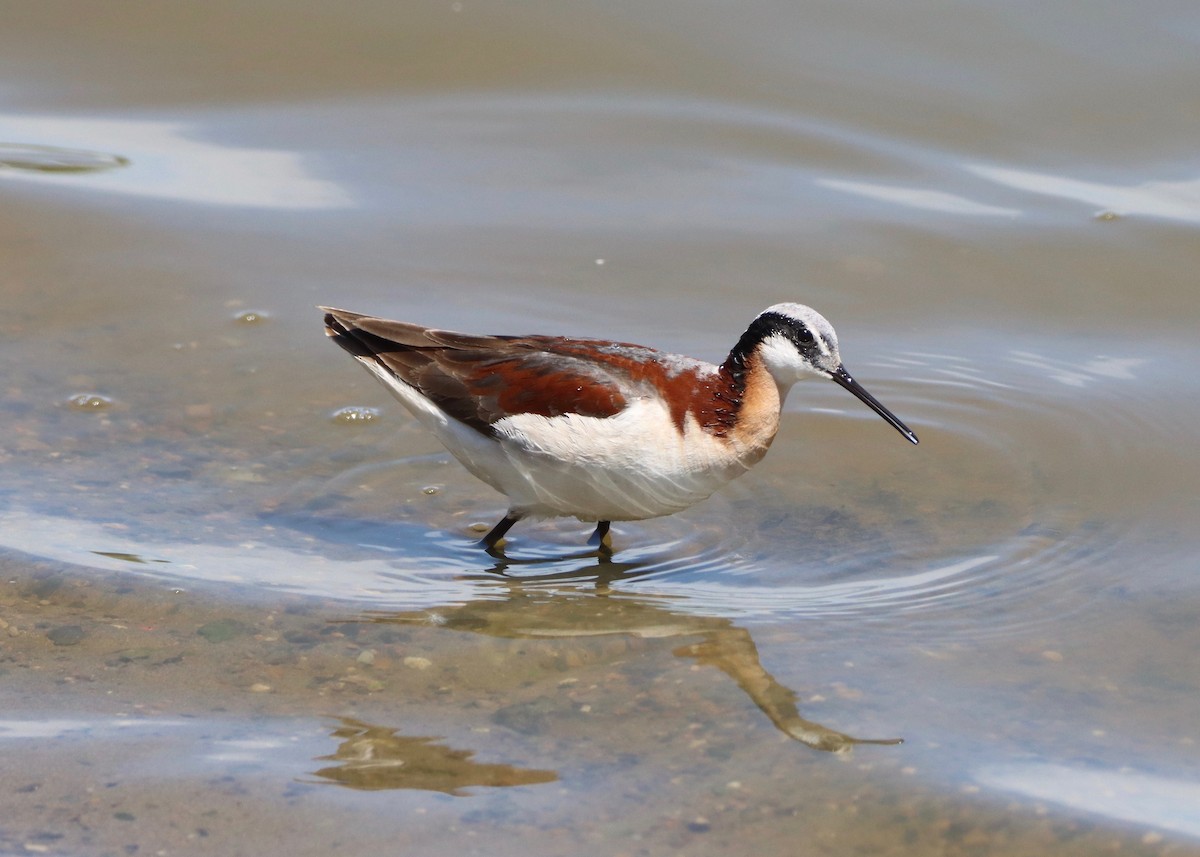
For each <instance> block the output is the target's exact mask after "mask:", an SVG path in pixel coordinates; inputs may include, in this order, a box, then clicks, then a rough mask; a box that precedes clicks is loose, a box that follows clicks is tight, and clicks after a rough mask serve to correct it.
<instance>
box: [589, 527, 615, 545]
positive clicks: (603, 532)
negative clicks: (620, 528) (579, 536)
mask: <svg viewBox="0 0 1200 857" xmlns="http://www.w3.org/2000/svg"><path fill="white" fill-rule="evenodd" d="M611 526H612V521H600V522H598V523H597V524H596V531H595V532H594V533H592V537H591V538H590V539H588V544H589V545H591V546H592V547H597V546H599V547H611V545H612V540H611V539H609V537H608V528H609V527H611Z"/></svg>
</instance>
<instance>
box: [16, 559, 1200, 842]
mask: <svg viewBox="0 0 1200 857" xmlns="http://www.w3.org/2000/svg"><path fill="white" fill-rule="evenodd" d="M4 572H5V578H6V582H5V584H4V586H3V589H2V590H0V617H2V618H3V622H4V624H3V627H2V628H0V634H3V636H0V658H2V660H0V675H2V678H3V681H4V684H5V688H6V698H7V700H8V706H9V707H8V710H7V711H6V714H5V717H4V719H3V720H0V746H2V747H3V749H4V754H5V764H4V770H3V774H2V775H0V816H2V817H3V819H4V820H3V821H2V822H0V843H2V844H3V847H4V850H5V851H7V852H10V853H64V854H66V853H78V854H107V853H113V854H117V853H126V854H134V853H137V854H147V853H149V854H171V853H188V852H189V851H191V850H193V849H197V850H198V849H203V850H205V851H207V852H208V853H222V854H250V853H254V854H300V855H307V854H328V853H346V852H349V851H354V852H356V853H357V852H360V851H363V850H367V849H372V850H386V851H388V852H390V853H406V854H424V853H427V854H435V853H438V854H445V853H486V854H525V855H541V854H564V853H571V854H592V853H595V854H630V855H636V854H662V853H667V852H669V851H670V852H673V851H676V850H679V849H685V850H686V852H687V853H695V854H708V853H712V854H725V853H734V852H735V851H737V852H743V853H750V852H753V853H760V854H789V853H803V854H849V853H872V854H914V855H916V854H930V853H939V854H984V853H986V854H1048V853H1053V854H1081V855H1082V854H1088V855H1093V854H1102V853H1124V854H1141V853H1147V854H1159V853H1196V852H1195V849H1194V848H1192V847H1191V846H1189V845H1187V844H1186V840H1183V841H1177V840H1175V839H1174V838H1173V837H1172V836H1170V835H1167V836H1164V834H1163V833H1161V832H1156V831H1153V830H1145V829H1138V828H1136V827H1133V828H1128V829H1121V828H1120V827H1118V826H1115V825H1114V824H1113V823H1111V822H1103V821H1100V820H1097V819H1094V818H1092V817H1089V816H1087V815H1079V814H1075V813H1070V812H1064V811H1062V810H1061V809H1057V808H1055V807H1054V806H1053V805H1048V804H1046V803H1043V802H1039V801H1037V800H1031V799H1027V798H1023V799H1013V800H1011V801H1010V800H1004V799H999V800H998V799H997V798H996V797H995V795H994V794H993V795H992V796H991V797H985V796H984V794H983V793H982V792H981V790H980V788H979V787H978V786H975V785H970V784H965V785H963V786H962V787H960V788H959V789H957V790H954V789H947V788H945V785H944V784H941V785H939V784H937V783H931V782H927V781H926V778H925V777H923V776H922V774H921V772H920V771H919V770H917V769H915V768H914V767H913V764H912V763H913V761H914V759H915V758H922V757H926V758H927V757H928V756H929V755H930V754H931V753H934V754H935V753H936V749H934V748H930V747H928V746H926V747H922V748H914V747H911V746H908V745H905V746H899V747H859V748H856V749H854V750H853V751H852V752H850V753H844V754H829V753H822V752H819V751H816V750H813V749H810V748H808V747H804V746H803V745H801V744H798V743H796V742H793V741H790V740H789V739H787V738H785V737H784V736H782V735H779V736H778V737H777V739H775V740H771V738H770V730H771V727H770V725H769V724H767V723H765V718H762V717H761V715H760V713H759V712H757V711H756V710H755V709H754V708H753V707H751V706H748V705H746V704H744V700H740V699H739V694H738V691H737V689H736V688H734V687H733V685H732V683H731V682H729V681H728V680H727V679H726V678H725V677H724V676H723V675H721V673H720V672H719V671H717V670H706V669H702V668H701V667H700V666H698V665H697V664H695V663H691V662H689V661H688V660H687V659H681V658H679V657H676V656H675V655H673V654H672V650H673V649H678V648H679V644H680V641H678V640H666V641H659V640H653V639H645V638H634V637H631V636H621V635H613V636H601V637H581V638H579V639H529V638H520V637H512V638H502V637H490V636H481V635H479V634H478V633H474V632H472V631H470V630H453V629H447V628H445V627H441V626H438V625H437V624H434V623H431V622H430V623H425V624H413V623H409V622H396V621H391V620H387V621H361V620H363V619H364V618H365V617H362V616H355V615H353V614H352V613H347V612H346V609H345V607H344V606H343V605H338V604H336V603H332V602H320V601H316V600H313V599H311V598H307V599H306V598H301V597H298V596H297V597H285V598H283V599H281V600H280V603H277V604H273V605H271V606H269V607H268V606H262V605H261V604H259V605H255V604H245V603H242V604H238V603H230V602H228V601H225V600H221V599H219V598H217V597H214V593H211V592H210V593H202V592H194V591H193V592H184V591H180V590H179V589H177V588H172V587H171V586H169V585H167V584H163V583H159V582H155V581H146V580H144V579H141V578H137V577H133V576H127V575H116V574H114V575H110V576H105V577H97V576H95V575H86V576H85V575H81V574H78V573H75V572H72V571H71V570H70V569H66V568H60V567H55V566H51V565H48V564H31V563H25V562H13V561H9V562H7V563H6V565H5V567H4ZM371 618H374V619H379V618H381V617H380V616H375V617H371ZM385 618H386V617H385ZM392 618H394V617H392ZM663 643H665V645H664V644H663ZM500 664H503V665H504V668H503V669H500V668H498V665H500ZM841 692H842V693H843V694H844V695H845V696H846V697H847V698H849V699H861V696H862V694H861V692H860V693H858V695H857V696H856V692H855V690H854V688H853V686H852V685H850V684H842V685H841ZM813 697H814V698H812V699H808V700H807V702H808V703H809V706H810V708H813V709H816V710H820V709H821V705H820V703H821V699H820V697H819V695H816V694H814V695H813ZM805 701H806V700H805V698H804V695H803V694H801V703H802V707H803V704H804V702H805ZM1130 797H1131V799H1134V798H1136V796H1130Z"/></svg>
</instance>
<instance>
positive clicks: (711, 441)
mask: <svg viewBox="0 0 1200 857" xmlns="http://www.w3.org/2000/svg"><path fill="white" fill-rule="evenodd" d="M364 365H366V366H367V368H368V369H371V370H372V371H373V372H374V373H375V374H376V375H378V376H379V377H380V380H382V381H384V383H385V384H387V386H388V388H389V389H390V390H391V391H392V393H393V394H394V395H395V396H396V398H397V399H399V400H400V401H401V402H402V403H403V404H404V405H405V406H407V408H408V410H409V411H411V412H412V413H413V415H414V416H416V417H417V418H418V419H419V420H420V421H421V423H422V424H423V425H424V426H425V427H426V428H428V429H429V430H430V431H432V432H433V433H434V434H435V435H437V437H438V439H439V440H440V441H441V442H442V443H443V444H445V446H446V448H447V449H448V450H449V451H450V452H451V453H452V454H453V455H454V457H455V458H457V459H458V460H459V461H460V462H462V464H463V466H465V467H466V468H467V469H468V470H469V471H471V473H473V474H474V475H475V476H477V477H478V478H479V479H481V480H483V481H484V482H486V483H487V484H489V485H491V486H492V487H493V488H495V489H496V490H497V491H500V492H501V493H503V494H506V495H507V496H508V498H509V508H510V510H511V511H513V512H516V513H518V514H521V515H525V516H533V517H553V516H558V515H570V516H574V517H577V518H580V519H582V520H585V521H636V520H641V519H643V518H655V517H658V516H660V515H670V514H672V513H673V512H679V511H682V510H683V509H686V508H688V507H689V506H692V505H694V504H696V503H698V502H700V501H701V500H704V499H705V498H707V497H708V496H709V495H711V494H712V493H713V492H714V491H716V490H717V489H718V488H720V487H721V486H722V485H724V484H726V483H727V482H729V481H730V480H731V479H734V478H735V477H737V476H740V475H741V474H743V473H745V472H746V471H747V470H748V469H749V468H750V465H751V464H753V463H754V462H755V461H757V460H758V459H759V458H760V457H761V456H762V452H763V451H764V449H763V448H761V447H760V448H755V449H754V450H752V451H751V450H738V449H737V444H736V443H730V442H727V441H723V440H719V439H717V438H715V437H713V436H712V435H710V434H708V433H707V432H705V431H704V430H703V429H701V428H700V427H699V426H698V425H697V424H696V423H695V421H694V420H692V419H691V417H689V418H688V423H687V424H686V426H685V429H684V433H683V434H682V435H681V434H680V433H679V431H678V429H676V427H675V424H674V422H673V421H672V419H671V416H670V413H669V411H668V410H667V408H666V407H665V406H664V405H663V403H662V402H659V401H655V400H651V399H640V400H637V401H634V402H633V403H632V404H630V405H629V407H627V408H626V409H625V410H624V411H622V412H621V413H619V414H617V415H616V416H612V417H606V418H600V417H585V416H580V415H578V414H564V415H562V416H557V417H543V416H538V415H536V414H520V415H517V416H512V417H506V418H504V419H502V420H499V421H498V422H496V423H495V425H494V429H495V431H496V433H497V438H491V437H487V436H485V435H483V434H481V433H479V432H478V431H475V430H474V429H472V428H469V427H468V426H465V425H463V424H462V423H460V422H458V421H457V420H454V419H451V418H449V417H448V416H446V414H445V413H443V412H442V411H441V410H440V409H439V408H437V407H436V406H435V405H434V404H433V403H432V402H430V401H429V400H428V399H426V398H425V397H424V396H422V395H421V394H420V393H418V392H417V391H416V390H414V389H413V388H412V387H409V386H408V385H407V384H404V383H402V382H397V381H396V379H395V378H393V377H390V376H389V375H387V374H386V373H384V372H382V371H380V370H378V369H377V368H376V367H375V366H374V365H372V364H371V363H365V364H364Z"/></svg>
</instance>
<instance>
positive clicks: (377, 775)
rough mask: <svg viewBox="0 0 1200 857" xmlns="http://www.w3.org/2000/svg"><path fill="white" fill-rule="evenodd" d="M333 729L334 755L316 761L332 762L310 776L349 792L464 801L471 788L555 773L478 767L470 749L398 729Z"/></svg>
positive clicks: (348, 725)
mask: <svg viewBox="0 0 1200 857" xmlns="http://www.w3.org/2000/svg"><path fill="white" fill-rule="evenodd" d="M339 723H340V725H339V726H338V727H337V728H336V729H334V730H333V738H335V739H336V740H338V741H340V742H341V743H340V744H339V745H338V748H337V751H336V752H335V753H333V754H332V755H329V756H319V757H318V759H317V761H321V762H334V763H335V764H332V765H329V766H327V767H324V768H321V769H320V770H318V771H315V772H314V775H315V776H317V777H320V778H321V779H323V780H325V781H327V782H332V783H337V784H338V785H341V786H346V787H347V788H352V789H361V790H363V791H381V790H384V789H421V790H424V791H433V792H442V793H443V794H448V795H455V796H457V797H462V796H464V795H466V794H468V792H465V791H463V790H464V789H467V788H470V787H472V786H492V787H497V786H527V785H534V784H536V783H551V782H554V781H555V780H557V779H558V775H557V774H556V773H555V772H554V771H539V770H536V769H532V768H518V767H516V766H515V765H495V764H487V763H483V762H476V761H474V760H473V759H472V757H473V756H474V755H475V752H474V751H473V750H455V749H453V748H451V747H445V746H442V745H441V744H438V743H436V742H437V741H439V740H440V739H439V738H434V737H415V736H406V735H397V734H396V732H397V730H395V729H390V728H388V727H386V726H373V725H371V724H370V723H364V722H362V721H361V720H355V719H354V718H351V717H343V718H341V719H340V720H339Z"/></svg>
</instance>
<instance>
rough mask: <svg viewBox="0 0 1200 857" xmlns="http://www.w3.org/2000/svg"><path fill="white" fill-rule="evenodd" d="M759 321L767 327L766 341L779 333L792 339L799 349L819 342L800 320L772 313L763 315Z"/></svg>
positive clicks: (764, 336) (765, 330)
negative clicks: (770, 336) (768, 337)
mask: <svg viewBox="0 0 1200 857" xmlns="http://www.w3.org/2000/svg"><path fill="white" fill-rule="evenodd" d="M758 320H759V321H760V322H762V323H763V324H764V326H765V329H764V330H763V331H762V333H763V338H764V339H765V338H766V337H767V336H768V335H770V334H772V333H778V334H781V335H782V336H785V337H787V338H788V339H790V340H791V341H792V342H793V343H794V344H795V345H796V347H798V348H807V347H809V346H811V345H812V344H813V343H814V342H816V341H817V338H816V337H815V336H814V335H813V332H812V331H811V330H809V329H808V326H807V325H806V324H804V322H802V321H800V320H798V319H795V318H791V317H789V316H785V315H780V314H779V313H773V312H772V313H763V314H762V315H761V316H759V318H758Z"/></svg>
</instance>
